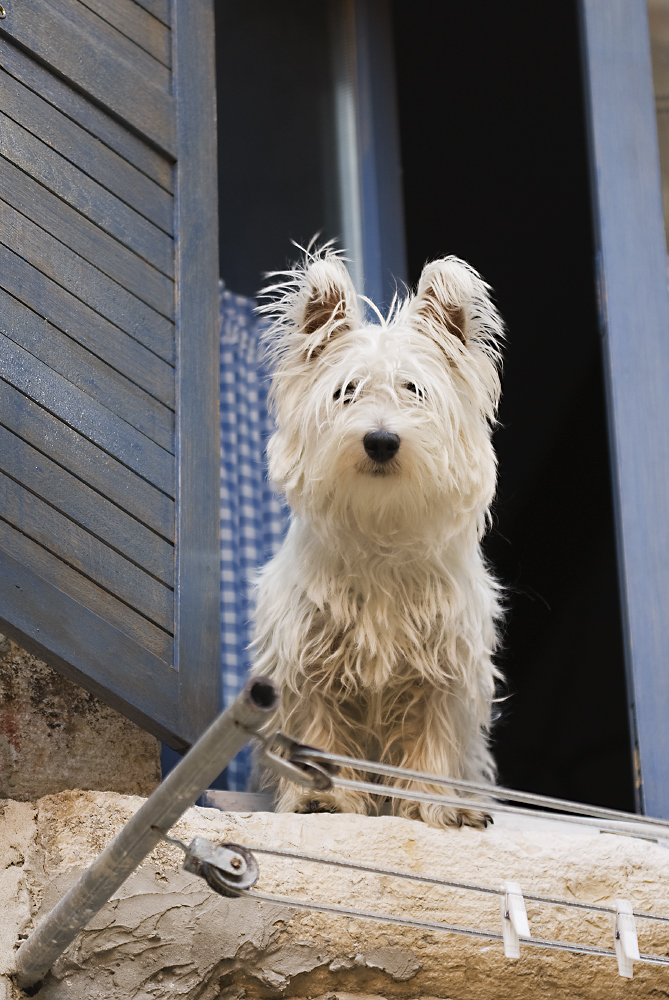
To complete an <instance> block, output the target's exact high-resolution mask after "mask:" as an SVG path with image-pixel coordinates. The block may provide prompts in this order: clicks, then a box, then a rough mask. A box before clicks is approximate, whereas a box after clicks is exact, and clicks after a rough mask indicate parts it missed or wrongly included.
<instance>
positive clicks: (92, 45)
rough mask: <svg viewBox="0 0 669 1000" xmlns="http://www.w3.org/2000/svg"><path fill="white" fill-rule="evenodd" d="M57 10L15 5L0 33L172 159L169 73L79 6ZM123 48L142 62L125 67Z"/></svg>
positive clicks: (40, 2) (42, 0)
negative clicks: (151, 73)
mask: <svg viewBox="0 0 669 1000" xmlns="http://www.w3.org/2000/svg"><path fill="white" fill-rule="evenodd" d="M59 6H61V10H60V11H59V10H57V9H55V0H54V3H51V2H47V0H21V2H20V3H17V4H14V5H13V6H12V7H11V8H10V9H9V12H8V16H7V17H6V18H5V20H4V21H3V22H2V29H1V30H2V32H3V34H7V35H8V36H10V37H11V38H15V39H16V41H17V42H19V43H20V44H21V45H23V46H24V47H25V48H27V49H28V50H29V51H30V52H34V53H35V55H37V56H39V58H40V59H42V60H43V61H44V62H45V63H46V64H47V65H48V66H52V67H53V68H54V69H55V70H56V71H57V72H58V73H60V75H61V76H64V77H65V79H67V80H71V81H72V82H73V83H75V84H76V85H77V86H78V87H80V88H81V89H82V90H83V91H84V93H87V94H90V95H91V96H92V97H94V98H95V99H96V100H97V101H99V102H100V104H102V105H103V107H107V108H109V109H110V110H112V111H113V112H114V113H115V114H117V115H119V116H120V117H121V118H123V119H125V120H126V121H127V122H129V123H130V124H131V125H133V126H134V127H135V128H136V129H138V130H139V131H140V132H143V133H144V135H146V136H147V137H148V138H149V139H151V140H152V141H153V142H155V143H156V144H157V145H158V146H160V148H161V149H164V150H165V151H166V152H168V153H170V154H172V155H174V101H173V99H172V97H171V95H170V94H169V93H168V90H167V88H168V87H169V85H170V74H169V71H168V70H166V69H165V67H164V66H161V65H160V63H158V62H157V61H156V60H155V59H151V57H150V56H148V55H146V53H142V50H141V49H138V47H137V46H133V45H132V43H131V42H129V41H128V40H127V39H124V38H123V36H122V35H120V34H119V33H118V32H116V31H114V30H113V29H112V28H111V27H110V26H109V25H107V24H105V22H104V21H102V20H101V19H100V18H98V17H96V15H94V14H92V13H91V12H90V11H86V8H84V7H82V6H81V4H77V7H76V8H75V7H74V4H62V5H61V4H59ZM63 10H65V11H67V12H68V14H69V15H71V16H64V15H63ZM86 14H88V15H89V16H88V18H87V17H85V15H86ZM73 18H74V19H73ZM92 19H94V20H95V22H97V23H96V24H91V20H92ZM128 46H132V48H133V49H134V50H136V52H137V53H141V54H142V56H145V57H146V58H145V60H143V59H142V58H141V57H140V56H139V55H138V56H136V65H135V59H134V58H131V59H130V61H127V60H126V58H124V55H127V49H128ZM146 60H150V61H151V63H154V64H155V66H156V67H157V69H156V71H155V77H149V76H147V72H149V70H148V67H147V66H146ZM139 66H141V68H138V67H139ZM151 79H153V80H154V82H151Z"/></svg>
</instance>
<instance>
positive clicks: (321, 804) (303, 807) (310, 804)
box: [293, 795, 341, 813]
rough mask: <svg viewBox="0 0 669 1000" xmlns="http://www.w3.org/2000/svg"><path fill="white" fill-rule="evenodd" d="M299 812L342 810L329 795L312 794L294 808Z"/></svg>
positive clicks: (332, 811)
mask: <svg viewBox="0 0 669 1000" xmlns="http://www.w3.org/2000/svg"><path fill="white" fill-rule="evenodd" d="M293 811H294V812H297V813H338V812H341V810H340V808H339V806H338V805H337V803H336V802H335V801H334V799H333V798H331V797H330V796H328V795H318V796H315V795H310V796H308V797H305V798H303V799H302V800H301V801H300V802H298V804H297V805H296V806H295V809H294V810H293Z"/></svg>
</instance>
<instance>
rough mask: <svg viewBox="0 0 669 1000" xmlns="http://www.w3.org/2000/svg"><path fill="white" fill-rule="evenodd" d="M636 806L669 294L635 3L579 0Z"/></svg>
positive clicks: (666, 683) (651, 709)
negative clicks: (632, 740) (668, 292)
mask: <svg viewBox="0 0 669 1000" xmlns="http://www.w3.org/2000/svg"><path fill="white" fill-rule="evenodd" d="M580 4H581V14H582V30H583V54H584V66H585V76H586V85H587V110H588V119H589V134H590V148H591V166H592V193H593V208H594V218H595V239H596V246H597V256H598V260H597V270H598V282H599V293H600V308H601V317H600V318H601V328H602V337H603V354H604V368H605V375H606V380H607V391H608V411H609V412H608V417H609V429H610V440H611V454H612V468H613V491H614V502H615V509H616V527H617V534H618V564H619V577H620V593H621V606H622V613H623V614H622V617H623V626H624V631H625V655H626V663H627V685H628V700H629V706H630V717H631V723H632V732H633V739H634V763H635V771H636V784H637V789H636V791H637V805H638V807H639V808H640V809H641V810H642V811H645V812H647V813H649V814H650V815H652V816H663V817H666V818H669V725H668V724H667V713H668V711H669V667H668V665H667V658H668V656H669V615H668V614H667V606H668V602H669V296H668V294H667V256H666V244H665V234H664V224H663V213H662V189H661V181H660V162H659V154H658V144H657V129H656V121H655V108H654V101H653V84H652V76H651V64H650V41H649V36H648V14H647V9H646V0H580Z"/></svg>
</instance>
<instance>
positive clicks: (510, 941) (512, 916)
mask: <svg viewBox="0 0 669 1000" xmlns="http://www.w3.org/2000/svg"><path fill="white" fill-rule="evenodd" d="M501 889H502V893H503V896H502V898H501V912H502V936H503V938H504V954H505V955H506V957H507V958H520V940H519V939H520V938H521V937H526V938H528V937H530V936H531V935H530V925H529V924H528V922H527V911H526V909H525V900H524V899H523V890H522V889H521V888H520V886H519V885H518V883H517V882H502V885H501Z"/></svg>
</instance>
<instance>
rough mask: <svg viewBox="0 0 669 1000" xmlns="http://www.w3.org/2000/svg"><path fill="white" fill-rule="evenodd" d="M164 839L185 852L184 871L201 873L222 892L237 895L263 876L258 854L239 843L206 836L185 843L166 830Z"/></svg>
mask: <svg viewBox="0 0 669 1000" xmlns="http://www.w3.org/2000/svg"><path fill="white" fill-rule="evenodd" d="M162 839H163V840H165V841H166V842H167V843H168V844H174V845H175V846H176V847H180V848H181V850H182V851H183V852H184V854H185V855H186V860H185V861H184V871H187V872H192V874H193V875H199V876H200V878H203V879H204V880H205V882H206V883H207V884H208V885H209V887H210V888H211V889H213V890H214V892H217V893H218V894H219V895H220V896H230V897H235V896H238V895H239V894H240V891H242V890H244V889H250V888H251V887H252V886H254V885H255V884H256V882H257V881H258V878H259V877H260V869H259V867H258V862H257V861H256V859H255V857H254V856H253V854H252V853H251V851H249V849H248V848H247V847H242V846H241V845H240V844H229V843H225V844H218V845H217V844H212V843H211V842H210V841H209V840H205V838H204V837H195V839H194V840H192V841H191V843H190V844H185V843H184V841H183V840H178V839H177V838H176V837H168V836H166V835H165V834H163V836H162Z"/></svg>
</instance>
